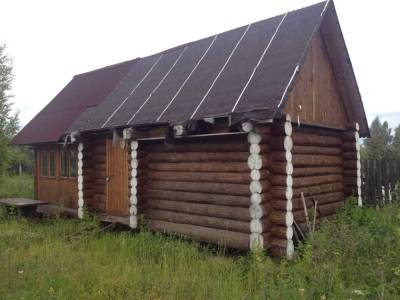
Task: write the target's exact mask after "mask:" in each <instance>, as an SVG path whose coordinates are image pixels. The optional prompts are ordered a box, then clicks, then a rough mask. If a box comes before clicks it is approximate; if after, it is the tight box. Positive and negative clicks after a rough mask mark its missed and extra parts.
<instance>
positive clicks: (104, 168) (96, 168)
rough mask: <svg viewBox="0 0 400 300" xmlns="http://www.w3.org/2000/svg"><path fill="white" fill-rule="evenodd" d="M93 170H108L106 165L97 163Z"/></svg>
mask: <svg viewBox="0 0 400 300" xmlns="http://www.w3.org/2000/svg"><path fill="white" fill-rule="evenodd" d="M93 169H95V170H104V171H105V170H106V169H107V167H106V164H105V163H95V164H94V165H93Z"/></svg>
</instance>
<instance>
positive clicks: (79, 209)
mask: <svg viewBox="0 0 400 300" xmlns="http://www.w3.org/2000/svg"><path fill="white" fill-rule="evenodd" d="M78 218H79V219H83V208H82V207H79V208H78Z"/></svg>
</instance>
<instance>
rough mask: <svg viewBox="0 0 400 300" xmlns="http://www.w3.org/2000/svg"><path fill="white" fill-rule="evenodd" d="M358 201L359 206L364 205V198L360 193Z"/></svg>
mask: <svg viewBox="0 0 400 300" xmlns="http://www.w3.org/2000/svg"><path fill="white" fill-rule="evenodd" d="M357 202H358V206H359V207H362V206H363V201H362V198H361V196H360V195H358V199H357Z"/></svg>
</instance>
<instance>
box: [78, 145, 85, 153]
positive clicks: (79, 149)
mask: <svg viewBox="0 0 400 300" xmlns="http://www.w3.org/2000/svg"><path fill="white" fill-rule="evenodd" d="M83 148H84V147H83V143H79V144H78V151H79V152H82V151H83Z"/></svg>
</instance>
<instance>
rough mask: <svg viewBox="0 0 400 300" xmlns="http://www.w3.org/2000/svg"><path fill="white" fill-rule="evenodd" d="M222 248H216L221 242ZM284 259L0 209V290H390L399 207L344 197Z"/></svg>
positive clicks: (257, 295)
mask: <svg viewBox="0 0 400 300" xmlns="http://www.w3.org/2000/svg"><path fill="white" fill-rule="evenodd" d="M221 252H222V250H221ZM299 254H300V255H299V256H298V257H297V258H296V259H295V260H294V261H293V262H290V263H289V262H286V261H282V262H277V261H273V260H271V259H270V258H268V257H266V256H265V255H264V254H263V253H259V252H255V253H251V254H248V255H244V254H243V255H236V256H235V255H224V254H223V253H219V252H218V251H215V249H213V248H207V247H206V246H204V245H199V244H198V243H196V242H190V241H184V240H181V239H177V238H172V237H167V236H163V235H159V234H151V233H149V232H147V231H146V230H141V231H140V232H137V233H133V232H130V231H123V232H107V231H104V230H102V229H101V227H100V226H99V225H98V224H97V223H96V222H95V221H94V220H86V221H84V222H79V221H76V220H66V219H47V220H44V221H42V222H40V223H38V224H31V223H30V222H28V221H27V220H25V219H21V218H18V217H6V216H3V217H2V218H0V274H1V280H0V295H1V296H0V298H1V299H53V298H54V299H363V298H370V299H398V298H399V295H400V211H399V207H398V206H389V207H386V208H383V209H380V210H375V209H372V208H363V209H359V208H356V207H353V206H352V205H350V204H348V205H347V206H346V207H345V208H344V210H343V211H342V212H341V213H340V215H339V216H338V218H337V221H336V222H332V223H325V224H323V226H322V227H321V229H320V230H319V231H318V233H317V234H316V235H315V237H314V239H313V240H310V241H308V242H307V243H306V244H304V245H301V246H300V249H299Z"/></svg>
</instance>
